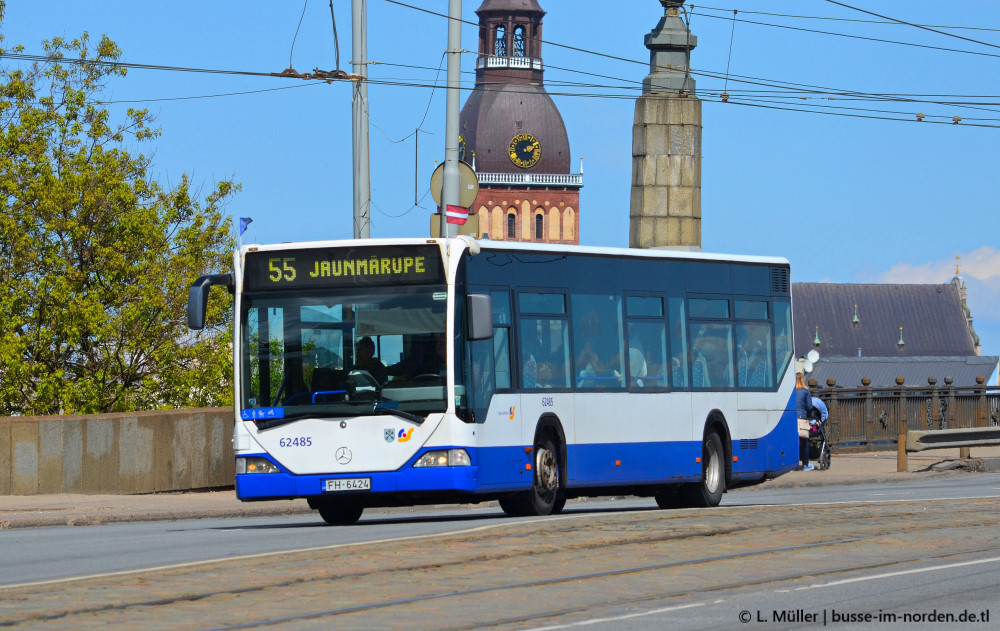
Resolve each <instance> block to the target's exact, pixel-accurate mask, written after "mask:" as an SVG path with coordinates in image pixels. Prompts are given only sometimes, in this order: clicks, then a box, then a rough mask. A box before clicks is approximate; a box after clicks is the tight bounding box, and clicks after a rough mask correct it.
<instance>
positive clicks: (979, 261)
mask: <svg viewBox="0 0 1000 631" xmlns="http://www.w3.org/2000/svg"><path fill="white" fill-rule="evenodd" d="M958 257H960V258H953V259H950V260H942V261H930V262H928V263H923V264H917V265H914V264H911V263H899V264H898V265H893V266H892V267H891V268H890V269H889V270H888V271H887V272H883V273H882V274H879V275H878V278H877V282H880V283H900V284H911V283H912V284H932V283H947V282H950V281H951V279H952V278H953V277H954V276H955V265H956V264H957V265H958V267H959V271H960V273H961V275H962V276H963V277H964V278H965V279H966V280H968V279H970V278H974V279H976V280H978V281H980V282H982V283H984V284H986V285H988V286H990V287H991V288H994V289H997V290H1000V250H997V249H996V248H991V247H989V246H983V247H981V248H979V249H977V250H973V251H972V252H959V253H958Z"/></svg>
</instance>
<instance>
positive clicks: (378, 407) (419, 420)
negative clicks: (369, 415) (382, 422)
mask: <svg viewBox="0 0 1000 631" xmlns="http://www.w3.org/2000/svg"><path fill="white" fill-rule="evenodd" d="M372 412H381V413H382V414H391V415H393V416H398V417H399V418H403V419H406V420H408V421H413V422H414V423H416V424H417V425H423V424H424V420H425V419H424V417H422V416H417V415H416V414H410V413H409V412H404V411H403V410H397V409H396V408H391V407H389V406H388V405H382V404H381V403H376V404H375V407H373V408H372Z"/></svg>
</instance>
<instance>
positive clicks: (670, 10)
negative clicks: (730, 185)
mask: <svg viewBox="0 0 1000 631" xmlns="http://www.w3.org/2000/svg"><path fill="white" fill-rule="evenodd" d="M659 1H660V4H662V5H663V8H664V15H663V18H662V19H661V20H660V22H659V23H658V24H657V25H656V27H655V28H654V29H653V30H652V31H651V32H650V33H648V34H647V35H646V37H645V44H646V48H648V49H649V50H650V72H649V75H647V76H646V78H645V79H643V82H642V92H643V94H642V96H641V97H639V99H637V100H636V104H635V118H634V121H633V125H632V190H631V203H630V211H629V247H633V248H669V249H677V250H695V251H698V250H701V127H702V124H701V101H700V100H699V99H698V98H697V97H696V96H694V89H695V81H694V79H693V78H691V76H690V75H689V72H688V71H689V60H690V54H691V50H692V49H693V48H694V47H695V46H696V45H697V42H698V39H697V37H695V36H694V35H692V34H691V33H690V32H689V31H688V29H687V25H686V24H685V23H684V21H683V20H682V19H681V17H680V9H681V7H682V6H683V4H684V0H659Z"/></svg>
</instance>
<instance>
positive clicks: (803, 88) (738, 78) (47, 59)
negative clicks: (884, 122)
mask: <svg viewBox="0 0 1000 631" xmlns="http://www.w3.org/2000/svg"><path fill="white" fill-rule="evenodd" d="M579 50H582V49H579ZM584 52H586V51H584ZM597 54H600V53H597ZM3 56H5V57H9V58H12V59H19V60H25V61H36V62H44V63H90V64H95V65H104V66H122V67H128V68H136V69H143V70H166V71H180V72H200V73H209V74H227V75H235V76H255V77H271V78H287V77H288V75H283V74H281V73H273V72H253V71H238V70H220V69H207V68H188V67H178V66H168V65H163V64H141V63H134V62H109V61H100V60H85V59H73V58H65V57H51V56H46V55H31V54H24V53H4V55H3ZM618 59H622V58H618ZM634 63H640V62H634ZM561 70H564V71H566V72H576V73H582V74H590V75H593V73H586V72H583V71H575V70H572V69H568V68H566V69H561ZM691 72H692V74H694V75H697V76H704V77H707V78H715V79H720V80H722V79H723V77H724V75H721V74H719V73H712V72H706V71H699V70H696V69H692V71H691ZM597 76H603V77H606V75H597ZM608 78H610V77H608ZM729 79H730V80H731V81H735V82H739V83H746V84H752V85H761V86H766V87H771V88H778V89H792V90H795V91H798V92H799V93H806V94H811V95H819V94H834V95H836V96H838V97H839V98H858V99H871V100H878V101H885V100H890V101H901V100H905V101H909V102H919V103H925V104H938V105H942V106H949V105H951V106H964V107H971V106H969V105H962V104H951V103H947V102H941V103H936V102H928V101H922V100H916V99H912V98H906V99H901V98H899V96H897V95H883V94H870V93H863V92H855V91H848V90H838V89H831V88H826V87H823V86H815V85H809V84H798V83H787V82H780V81H770V80H766V79H760V78H755V77H746V76H742V75H729ZM313 80H314V81H323V82H327V83H328V82H329V81H330V79H327V78H322V77H316V78H313ZM368 80H369V83H371V84H375V85H386V86H399V87H413V88H430V89H435V88H436V85H435V84H426V83H415V82H412V81H406V80H393V81H388V80H378V79H372V78H371V77H369V79H368ZM621 81H622V82H625V83H628V82H630V81H628V80H624V79H622V80H621ZM635 83H638V82H635ZM290 87H304V86H286V87H284V88H268V89H264V90H259V91H258V90H253V91H248V92H246V94H253V93H257V92H263V91H271V90H279V89H287V88H290ZM461 89H463V90H470V89H471V88H468V87H463V88H461ZM482 89H486V90H489V89H490V88H488V87H486V88H482ZM609 89H626V90H631V88H628V87H626V86H609ZM699 92H700V93H711V92H712V91H711V90H703V89H699ZM230 94H231V95H239V94H243V93H226V94H219V95H204V96H192V97H165V98H163V99H141V100H137V102H150V101H157V100H187V99H195V98H215V97H218V96H228V95H230ZM554 94H555V95H557V96H568V97H580V98H612V99H631V98H635V95H634V94H606V93H604V94H596V93H586V94H585V93H577V92H558V93H554ZM121 102H126V101H121ZM782 109H789V108H782ZM796 111H807V110H800V109H796Z"/></svg>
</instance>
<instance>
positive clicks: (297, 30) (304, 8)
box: [288, 0, 309, 68]
mask: <svg viewBox="0 0 1000 631" xmlns="http://www.w3.org/2000/svg"><path fill="white" fill-rule="evenodd" d="M308 6H309V0H305V2H303V3H302V15H300V16H299V25H298V26H296V27H295V36H294V37H293V38H292V47H291V49H290V50H289V51H288V67H289V68H294V67H295V66H293V65H292V53H293V52H295V40H297V39H298V38H299V29H301V28H302V19H303V18H304V17H306V7H308Z"/></svg>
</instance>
